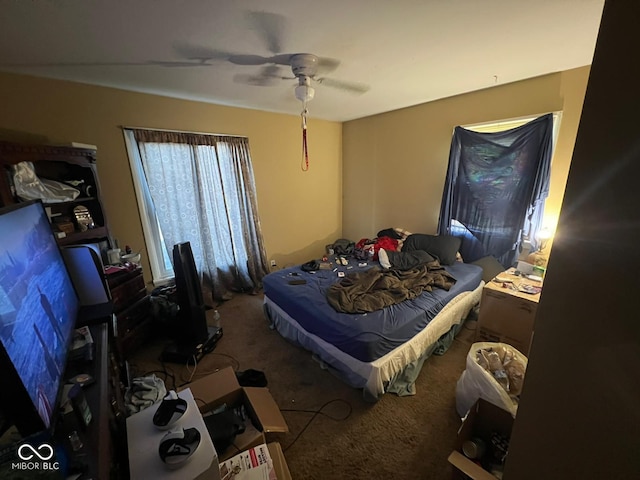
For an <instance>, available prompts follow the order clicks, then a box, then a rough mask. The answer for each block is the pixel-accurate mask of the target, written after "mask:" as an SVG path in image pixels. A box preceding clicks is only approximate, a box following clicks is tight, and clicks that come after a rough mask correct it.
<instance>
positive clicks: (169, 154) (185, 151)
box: [125, 129, 268, 299]
mask: <svg viewBox="0 0 640 480" xmlns="http://www.w3.org/2000/svg"><path fill="white" fill-rule="evenodd" d="M125 137H126V138H127V139H128V145H129V149H130V158H131V159H132V162H133V160H135V157H136V156H137V157H138V161H139V163H140V165H139V167H138V168H137V169H135V170H134V172H135V171H137V172H138V174H139V177H140V178H139V179H138V180H139V181H140V185H139V186H138V188H137V190H138V196H139V203H142V204H145V203H146V206H145V207H141V214H143V215H144V216H145V217H146V219H147V223H148V224H149V225H148V226H147V227H146V228H145V237H146V241H147V243H149V242H150V241H151V242H152V243H154V246H153V247H150V246H148V251H149V252H150V257H151V252H155V259H154V261H153V262H152V263H156V268H155V270H156V271H157V274H158V275H159V276H163V275H164V276H166V274H167V272H170V265H167V260H168V252H169V251H170V250H171V249H172V248H173V245H175V244H177V243H180V242H186V241H188V242H190V243H191V248H192V250H193V255H194V258H195V260H196V265H197V267H198V272H199V273H200V274H201V276H202V278H203V285H204V286H205V287H208V288H209V289H211V290H212V294H213V296H214V297H215V298H218V299H224V298H229V297H230V296H231V292H232V291H255V290H257V289H259V288H260V287H261V280H262V277H263V276H264V275H265V274H266V273H267V272H268V267H267V264H266V260H265V259H266V255H265V253H264V246H263V241H262V235H261V232H260V222H259V219H258V214H257V199H256V195H255V184H254V178H253V170H252V167H251V157H250V151H249V143H248V139H247V138H243V137H229V136H220V135H204V134H191V133H180V132H163V131H151V130H138V129H125ZM132 143H134V145H132ZM131 147H135V148H133V150H134V152H131V150H132V148H131ZM132 153H133V154H132ZM136 154H137V155H136ZM145 194H146V200H147V201H146V202H145V201H144V198H143V197H145ZM154 227H155V228H154ZM154 230H157V231H154ZM150 261H151V259H150ZM152 270H153V267H152ZM155 274H156V272H154V275H155Z"/></svg>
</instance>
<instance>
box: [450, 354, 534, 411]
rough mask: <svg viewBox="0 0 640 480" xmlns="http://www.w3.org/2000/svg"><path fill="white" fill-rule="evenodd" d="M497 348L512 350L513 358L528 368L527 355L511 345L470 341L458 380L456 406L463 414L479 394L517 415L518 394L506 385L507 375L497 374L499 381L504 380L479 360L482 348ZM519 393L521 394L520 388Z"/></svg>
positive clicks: (480, 396) (479, 396)
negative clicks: (464, 367) (509, 389)
mask: <svg viewBox="0 0 640 480" xmlns="http://www.w3.org/2000/svg"><path fill="white" fill-rule="evenodd" d="M498 348H502V349H504V350H505V351H510V352H511V354H512V358H513V359H514V360H516V361H518V362H521V363H522V364H524V368H525V369H526V367H527V357H525V356H524V355H523V354H522V353H520V352H519V351H518V350H517V349H516V348H514V347H512V346H511V345H507V344H506V343H496V342H478V343H474V344H473V345H471V348H470V349H469V353H468V354H467V363H466V369H465V371H464V372H462V375H461V376H460V378H459V379H458V383H457V384H456V410H457V411H458V415H460V417H464V416H465V415H466V414H467V412H468V411H469V409H470V408H471V407H472V406H473V404H474V403H476V401H477V400H478V399H479V398H483V399H485V400H487V401H488V402H491V403H493V404H494V405H496V406H498V407H500V408H502V409H503V410H506V411H508V412H510V413H511V415H512V416H513V417H514V418H515V416H516V412H517V410H518V396H517V395H514V394H511V395H510V394H509V392H508V391H507V389H506V388H508V386H505V383H504V381H503V379H504V377H503V378H500V377H498V378H499V379H500V381H503V383H502V384H501V383H500V382H499V381H498V379H496V376H494V375H493V374H491V372H489V371H487V370H485V368H484V367H482V366H481V365H480V364H479V363H478V357H477V354H478V352H479V351H481V350H486V351H490V350H492V349H493V350H495V349H498ZM519 387H520V388H521V385H519ZM517 393H518V394H519V389H518V392H517Z"/></svg>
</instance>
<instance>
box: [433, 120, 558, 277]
mask: <svg viewBox="0 0 640 480" xmlns="http://www.w3.org/2000/svg"><path fill="white" fill-rule="evenodd" d="M552 134H553V115H552V114H547V115H544V116H542V117H539V118H537V119H535V120H532V121H531V122H529V123H526V124H524V125H521V126H520V127H517V128H513V129H510V130H505V131H502V132H496V133H478V132H473V131H471V130H467V129H464V128H462V127H456V128H455V131H454V134H453V140H452V142H451V151H450V154H449V167H448V170H447V178H446V182H445V188H444V193H443V197H442V205H441V208H440V221H439V225H438V232H439V233H440V234H451V235H456V236H460V237H462V240H463V242H462V246H461V250H460V253H461V254H462V257H463V259H464V260H465V261H466V262H472V261H474V260H477V259H479V258H482V257H484V256H488V255H492V256H494V257H496V258H497V259H498V261H499V262H500V263H501V264H502V265H504V266H505V267H510V266H512V265H513V264H514V263H515V261H516V259H517V256H518V253H519V248H520V244H521V242H522V238H523V237H527V238H529V239H530V241H533V242H534V243H535V241H534V240H533V239H535V233H536V232H537V231H538V229H539V227H540V223H541V220H542V213H543V209H544V200H545V199H546V197H547V195H548V193H549V176H550V167H551V152H552Z"/></svg>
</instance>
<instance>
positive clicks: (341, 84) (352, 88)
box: [315, 77, 371, 95]
mask: <svg viewBox="0 0 640 480" xmlns="http://www.w3.org/2000/svg"><path fill="white" fill-rule="evenodd" d="M315 80H316V81H317V82H318V83H319V84H321V85H323V86H326V87H331V88H337V89H339V90H344V91H346V92H349V93H356V94H359V95H360V94H363V93H366V92H368V91H369V89H370V88H371V87H369V85H366V84H364V83H358V82H345V81H343V80H335V79H333V78H326V77H322V78H316V79H315Z"/></svg>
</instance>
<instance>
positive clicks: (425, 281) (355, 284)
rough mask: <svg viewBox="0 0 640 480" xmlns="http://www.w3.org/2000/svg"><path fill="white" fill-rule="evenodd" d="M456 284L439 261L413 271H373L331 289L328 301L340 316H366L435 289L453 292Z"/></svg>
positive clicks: (328, 293) (373, 268) (376, 269)
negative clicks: (351, 314)
mask: <svg viewBox="0 0 640 480" xmlns="http://www.w3.org/2000/svg"><path fill="white" fill-rule="evenodd" d="M455 282H456V280H455V278H453V276H452V275H451V274H450V273H449V272H447V271H446V270H445V269H444V267H442V266H441V265H440V263H439V262H438V261H437V260H435V261H433V262H429V263H423V264H422V265H418V266H416V267H414V268H411V269H409V270H397V269H393V268H392V269H389V270H383V269H381V268H380V267H372V268H370V269H369V270H366V271H363V272H353V273H350V274H349V275H347V276H346V277H344V278H343V279H342V280H341V281H339V282H338V283H334V284H333V285H331V287H329V290H328V292H327V300H328V302H329V304H330V305H331V306H332V307H333V308H334V309H335V310H337V311H338V312H344V313H366V312H373V311H375V310H380V309H381V308H384V307H387V306H389V305H394V304H396V303H400V302H402V301H404V300H409V299H412V298H415V297H417V296H418V295H420V294H421V293H422V292H424V291H425V290H426V291H431V290H432V289H433V287H438V288H443V289H445V290H449V289H450V288H451V287H452V286H453V284H454V283H455Z"/></svg>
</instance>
